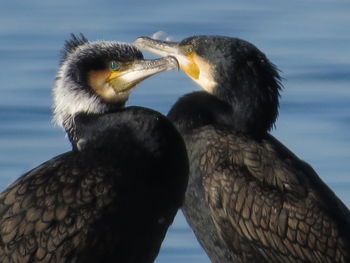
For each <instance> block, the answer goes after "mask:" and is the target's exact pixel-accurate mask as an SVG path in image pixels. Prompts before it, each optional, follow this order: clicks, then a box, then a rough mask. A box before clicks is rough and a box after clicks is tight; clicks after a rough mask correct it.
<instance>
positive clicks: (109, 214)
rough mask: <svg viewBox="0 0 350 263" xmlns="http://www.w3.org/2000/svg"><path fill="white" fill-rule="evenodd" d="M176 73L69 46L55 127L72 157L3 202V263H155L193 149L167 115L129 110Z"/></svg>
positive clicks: (96, 45)
mask: <svg viewBox="0 0 350 263" xmlns="http://www.w3.org/2000/svg"><path fill="white" fill-rule="evenodd" d="M177 67H178V66H177V61H176V59H174V58H171V57H169V58H165V59H157V60H144V59H143V56H142V53H141V52H140V51H138V50H137V49H136V48H135V47H133V46H131V45H128V44H123V43H119V42H89V41H87V40H86V39H85V38H84V37H83V36H82V35H81V36H80V37H75V36H73V37H72V39H71V40H69V41H67V42H66V46H65V50H64V56H63V61H62V63H61V67H60V70H59V72H58V75H57V80H56V86H55V88H54V120H55V121H56V122H57V123H58V124H59V125H62V126H63V127H64V129H65V130H66V132H67V134H68V137H69V139H70V141H71V143H72V146H73V150H72V151H69V152H67V153H64V154H62V155H59V156H57V157H54V158H53V159H51V160H49V161H47V162H45V163H43V164H41V165H39V166H38V167H36V168H34V169H33V170H31V171H29V172H28V173H26V174H24V175H23V176H22V177H20V178H19V179H18V180H17V181H15V182H14V183H13V184H12V185H10V186H9V187H8V188H7V189H6V190H5V191H4V192H3V193H2V194H1V195H0V262H1V263H9V262H11V263H19V262H20V263H34V262H36V263H37V262H50V263H56V262H60V263H63V262H65V263H72V262H74V263H87V262H91V263H92V262H94V263H97V262H104V263H107V262H123V263H125V262H130V263H131V262H133V263H139V262H153V261H154V259H155V257H156V256H157V254H158V251H159V248H160V245H161V242H162V240H163V238H164V236H165V233H166V231H167V228H168V227H169V225H170V224H171V223H172V221H173V218H174V216H175V214H176V212H177V210H178V208H179V207H180V206H181V204H182V201H183V198H184V193H185V189H186V186H187V179H188V174H187V173H188V159H187V155H186V148H185V144H184V143H183V140H182V137H181V135H180V134H179V133H178V132H177V130H176V128H175V127H174V126H173V125H172V124H171V122H170V121H168V120H167V119H166V118H165V117H164V116H163V115H161V114H160V113H158V112H156V111H153V110H151V109H146V108H141V107H124V104H125V102H126V101H127V99H128V96H129V94H130V93H131V92H132V90H133V88H134V87H135V85H136V84H138V83H139V82H140V81H142V80H143V79H145V78H147V77H149V76H151V75H153V74H156V73H158V72H160V71H164V70H169V69H175V68H177Z"/></svg>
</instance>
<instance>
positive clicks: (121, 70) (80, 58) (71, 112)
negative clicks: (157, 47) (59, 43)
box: [53, 35, 178, 130]
mask: <svg viewBox="0 0 350 263" xmlns="http://www.w3.org/2000/svg"><path fill="white" fill-rule="evenodd" d="M177 68H178V63H177V61H176V59H175V58H172V57H167V58H162V59H154V60H145V59H143V55H142V53H141V52H140V51H139V50H138V49H137V48H135V47H134V46H132V45H130V44H126V43H120V42H116V41H97V42H89V41H88V40H87V39H86V38H85V37H84V36H83V35H80V36H78V37H77V36H74V35H72V38H71V39H70V40H68V41H66V44H65V48H64V50H63V58H62V61H61V65H60V69H59V72H58V74H57V77H56V84H55V87H54V90H53V96H54V120H55V122H56V123H57V124H58V125H61V126H63V127H64V128H65V129H66V130H67V129H68V128H69V127H70V125H71V122H72V120H73V117H74V116H75V115H76V114H78V113H82V112H84V113H87V114H89V113H105V112H109V111H113V110H114V109H117V108H120V107H123V106H124V104H125V102H126V101H127V100H128V98H129V95H130V93H131V92H132V91H133V89H134V88H135V87H136V85H137V84H138V83H140V82H141V81H143V80H144V79H146V78H148V77H150V76H152V75H154V74H156V73H158V72H161V71H165V70H170V69H177Z"/></svg>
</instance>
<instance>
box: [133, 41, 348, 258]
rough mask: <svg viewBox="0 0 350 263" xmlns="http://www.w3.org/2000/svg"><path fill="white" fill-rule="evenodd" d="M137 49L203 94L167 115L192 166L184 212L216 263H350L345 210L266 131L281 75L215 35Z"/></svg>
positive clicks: (245, 47) (241, 44) (245, 46)
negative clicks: (176, 69) (172, 65)
mask: <svg viewBox="0 0 350 263" xmlns="http://www.w3.org/2000/svg"><path fill="white" fill-rule="evenodd" d="M134 43H135V44H136V46H137V47H139V48H141V49H145V50H149V51H151V52H154V53H156V54H160V55H162V56H165V55H166V56H167V55H173V56H175V57H176V58H177V59H178V61H179V64H180V67H181V68H182V69H183V71H185V72H186V74H187V75H188V76H189V77H190V78H191V79H192V80H194V81H195V82H196V83H198V84H199V85H200V86H201V87H202V88H203V89H204V90H205V91H206V92H194V93H190V94H187V95H185V96H183V97H182V98H180V99H179V100H178V101H177V103H176V104H175V105H174V106H173V107H172V109H171V110H170V112H169V114H168V117H169V118H170V119H171V120H172V121H173V123H174V124H175V125H176V126H177V128H178V129H179V130H180V132H181V133H182V135H183V137H184V139H185V142H186V146H187V151H188V154H189V160H190V179H189V186H188V190H187V192H186V198H185V204H184V207H183V211H184V214H185V216H186V218H187V220H188V222H189V224H190V225H191V227H192V229H193V230H194V232H195V234H196V236H197V238H198V240H199V242H200V243H201V244H202V246H203V247H204V249H205V250H206V252H207V254H208V255H209V257H210V258H211V260H212V262H216V263H219V262H220V263H224V262H246V263H249V262H256V263H257V262H259V263H264V262H280V263H296V262H298V263H316V262H319V263H326V262H327V263H349V262H350V213H349V210H348V208H347V207H346V206H345V205H344V204H343V203H342V202H341V201H340V200H339V199H338V198H337V197H336V195H335V194H334V193H333V192H332V191H331V190H330V189H329V188H328V187H327V185H326V184H324V183H323V182H322V180H321V179H320V178H319V177H318V175H317V174H316V172H315V171H314V170H313V169H312V168H311V167H310V166H309V165H308V164H307V163H305V162H303V161H302V160H300V159H299V158H298V157H297V156H295V155H294V154H293V153H292V152H291V151H289V150H288V149H287V148H286V147H285V146H283V145H282V144H281V143H280V142H279V141H278V140H276V139H275V138H274V137H273V136H271V135H270V134H269V133H268V131H269V130H270V129H271V127H272V126H273V125H274V123H275V120H276V117H277V114H278V104H279V91H280V77H279V74H278V72H277V70H276V68H275V66H274V65H273V64H272V63H271V62H270V61H269V60H268V59H267V58H266V56H265V55H264V54H263V53H262V52H261V51H259V50H258V49H257V48H256V47H255V46H253V45H252V44H250V43H248V42H246V41H243V40H240V39H237V38H230V37H220V36H194V37H190V38H187V39H184V40H183V41H181V42H180V43H174V42H166V41H159V40H158V41H157V40H153V39H150V38H147V37H142V38H138V39H137V40H136V41H135V42H134Z"/></svg>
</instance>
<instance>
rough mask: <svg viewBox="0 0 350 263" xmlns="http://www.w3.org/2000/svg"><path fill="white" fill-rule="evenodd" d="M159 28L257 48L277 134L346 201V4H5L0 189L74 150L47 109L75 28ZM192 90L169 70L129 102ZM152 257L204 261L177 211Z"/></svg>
mask: <svg viewBox="0 0 350 263" xmlns="http://www.w3.org/2000/svg"><path fill="white" fill-rule="evenodd" d="M159 30H162V31H165V32H167V33H168V34H169V35H170V36H171V37H172V38H173V39H174V40H181V39H182V38H185V37H187V36H191V35H194V34H220V35H229V36H236V37H240V38H243V39H246V40H248V41H251V42H253V43H254V44H255V45H256V46H258V47H259V48H260V49H261V50H263V51H264V52H265V53H266V55H267V56H268V57H269V58H270V59H271V60H272V61H273V62H274V63H275V64H276V65H277V66H278V67H279V68H280V70H281V74H282V76H283V78H284V80H283V84H284V87H285V88H284V91H283V93H282V99H281V107H280V115H279V119H278V121H277V123H276V129H275V130H274V131H273V134H274V135H275V136H276V137H277V138H279V139H280V140H281V141H282V142H283V143H285V144H286V145H287V146H288V147H289V148H290V149H291V150H292V151H294V152H295V153H296V154H297V155H299V156H300V157H301V158H303V159H305V160H306V161H307V162H309V163H310V164H312V166H313V167H314V168H315V169H316V171H317V172H318V173H319V175H320V176H321V177H322V178H323V180H324V181H325V182H327V184H329V186H330V187H331V188H332V189H333V190H334V191H335V192H336V193H337V195H338V196H339V197H340V198H341V199H342V200H343V201H344V202H345V203H346V204H347V205H348V206H350V133H349V128H350V2H349V1H348V0H344V1H337V0H332V1H331V0H329V1H328V0H317V1H316V0H302V1H300V0H294V1H285V0H265V1H259V0H253V1H252V0H251V1H243V0H238V1H232V0H223V1H210V0H201V1H199V0H194V1H188V0H177V1H155V0H147V1H144V0H142V1H141V0H128V1H118V0H114V1H109V0H102V1H97V0H90V1H82V0H76V1H67V0H60V1H55V2H52V1H42V0H27V1H23V0H12V1H2V3H1V8H0V81H1V82H0V83H1V87H0V188H1V189H4V188H5V187H6V185H8V184H9V183H10V182H12V181H13V180H14V179H16V178H17V177H18V176H19V175H21V174H22V173H23V172H25V171H27V170H29V169H31V168H33V167H35V166H37V165H38V164H40V163H41V162H43V161H45V160H47V159H49V158H51V157H53V156H55V155H57V154H59V153H62V152H64V151H67V150H69V149H70V146H69V144H68V142H67V139H66V138H65V134H64V132H63V131H62V130H60V129H59V128H57V127H55V126H54V125H53V124H52V123H51V109H50V107H51V106H50V105H51V88H52V87H53V84H54V78H55V74H56V70H57V66H58V61H59V50H60V49H61V48H62V46H63V42H64V40H65V39H66V38H67V37H68V36H69V34H70V33H71V32H73V33H79V32H83V33H84V34H86V36H87V37H88V38H89V39H91V40H101V39H104V40H120V41H124V42H130V41H133V40H134V39H135V38H136V37H138V36H141V35H151V34H153V33H154V32H157V31H159ZM146 55H149V54H146ZM165 83H166V85H165ZM196 89H198V88H197V86H196V85H195V84H194V83H192V82H191V81H190V80H189V79H188V78H187V77H185V76H184V74H183V73H181V72H166V73H163V74H160V75H158V76H156V77H154V78H151V79H148V80H146V81H145V82H143V83H142V84H141V85H140V86H139V87H138V89H137V90H136V91H135V93H134V94H133V95H132V97H131V99H130V101H129V105H142V106H146V107H150V108H153V109H156V110H158V111H160V112H162V113H166V112H167V111H168V110H169V108H170V107H171V105H172V104H173V103H174V102H175V100H176V99H177V98H178V97H179V96H180V95H181V94H184V93H187V92H190V91H192V90H196ZM157 262H158V263H161V262H167V263H172V262H184V263H196V262H209V260H208V259H207V257H206V255H205V254H204V252H203V250H202V249H201V248H200V247H199V245H198V244H197V242H196V240H195V238H194V236H193V234H192V232H191V230H190V229H189V227H188V226H187V224H186V222H185V220H184V218H183V216H182V214H181V213H179V215H178V216H177V218H176V220H175V222H174V224H173V226H172V227H171V229H170V231H169V233H168V235H167V237H166V240H165V242H164V244H163V246H162V250H161V253H160V255H159V257H158V259H157Z"/></svg>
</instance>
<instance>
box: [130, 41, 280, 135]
mask: <svg viewBox="0 0 350 263" xmlns="http://www.w3.org/2000/svg"><path fill="white" fill-rule="evenodd" d="M134 45H135V46H136V47H138V48H139V49H141V50H147V51H150V52H153V53H155V54H158V55H161V56H174V57H176V59H177V60H178V62H179V65H180V68H181V69H182V70H183V71H184V72H185V73H186V74H187V75H188V76H189V77H190V78H191V79H192V80H193V81H194V82H196V83H197V84H198V85H199V86H200V87H201V88H202V89H204V90H205V91H206V92H208V93H210V94H212V95H214V96H216V97H217V98H219V99H220V100H222V101H225V102H226V103H228V104H229V105H230V106H231V107H232V110H233V114H234V115H235V118H236V119H240V118H241V119H245V120H246V124H247V126H249V129H259V131H260V130H265V131H266V130H268V129H270V128H271V127H272V126H273V123H274V122H275V120H276V117H277V114H278V105H279V91H280V89H281V85H280V76H279V74H278V71H277V69H276V67H275V66H274V65H273V64H272V63H271V62H270V61H269V60H268V59H267V57H266V56H265V55H264V54H263V53H262V52H261V51H260V50H259V49H258V48H256V47H255V46H254V45H253V44H251V43H249V42H247V41H244V40H241V39H238V38H232V37H225V36H192V37H189V38H186V39H184V40H182V41H180V42H168V41H162V40H155V39H151V38H149V37H140V38H137V39H136V40H135V41H134ZM249 122H251V123H249ZM253 122H258V123H256V124H254V123H253ZM258 126H259V127H258ZM247 129H248V128H247Z"/></svg>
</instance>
